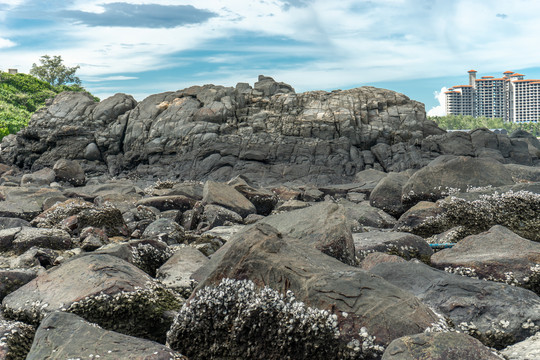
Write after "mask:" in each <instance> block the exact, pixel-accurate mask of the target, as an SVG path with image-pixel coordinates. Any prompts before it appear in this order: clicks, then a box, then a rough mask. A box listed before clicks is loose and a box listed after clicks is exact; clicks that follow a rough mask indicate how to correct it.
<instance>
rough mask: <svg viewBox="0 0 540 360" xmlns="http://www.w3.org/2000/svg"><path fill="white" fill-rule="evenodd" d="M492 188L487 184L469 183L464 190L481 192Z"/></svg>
mask: <svg viewBox="0 0 540 360" xmlns="http://www.w3.org/2000/svg"><path fill="white" fill-rule="evenodd" d="M492 188H493V186H492V185H487V186H471V185H467V189H466V190H465V191H466V192H482V191H488V190H491V189H492Z"/></svg>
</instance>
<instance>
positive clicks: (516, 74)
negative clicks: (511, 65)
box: [510, 73, 525, 76]
mask: <svg viewBox="0 0 540 360" xmlns="http://www.w3.org/2000/svg"><path fill="white" fill-rule="evenodd" d="M510 76H525V75H523V74H518V73H515V74H512V75H510Z"/></svg>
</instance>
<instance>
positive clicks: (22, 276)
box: [0, 269, 37, 301]
mask: <svg viewBox="0 0 540 360" xmlns="http://www.w3.org/2000/svg"><path fill="white" fill-rule="evenodd" d="M36 276H37V273H36V271H35V270H30V269H0V301H1V300H2V299H3V298H4V297H5V296H6V295H8V294H9V293H11V292H13V291H15V290H17V289H18V288H20V287H21V286H23V285H24V284H26V283H27V282H29V281H30V280H32V279H33V278H35V277H36Z"/></svg>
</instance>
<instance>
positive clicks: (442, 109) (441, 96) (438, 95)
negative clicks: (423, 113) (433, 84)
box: [427, 87, 448, 116]
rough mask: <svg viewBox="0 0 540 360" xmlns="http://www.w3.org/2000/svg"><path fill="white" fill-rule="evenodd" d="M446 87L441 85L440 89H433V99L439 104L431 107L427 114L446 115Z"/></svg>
mask: <svg viewBox="0 0 540 360" xmlns="http://www.w3.org/2000/svg"><path fill="white" fill-rule="evenodd" d="M446 91H448V88H446V87H443V88H442V89H441V91H435V92H434V93H433V94H434V95H435V99H437V101H438V102H439V105H437V106H434V107H432V108H431V109H430V110H429V111H428V112H427V115H428V116H445V115H446V95H445V92H446Z"/></svg>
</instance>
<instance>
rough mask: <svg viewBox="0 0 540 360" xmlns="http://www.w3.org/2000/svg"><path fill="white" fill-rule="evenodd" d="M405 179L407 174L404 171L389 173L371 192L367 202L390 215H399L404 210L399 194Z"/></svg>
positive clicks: (407, 178) (401, 191) (407, 177)
mask: <svg viewBox="0 0 540 360" xmlns="http://www.w3.org/2000/svg"><path fill="white" fill-rule="evenodd" d="M407 180H409V176H407V175H406V174H405V173H389V174H388V176H386V177H385V178H383V179H381V181H380V182H379V183H378V184H377V186H375V188H374V189H373V191H372V192H371V194H370V196H369V204H370V205H371V206H373V207H376V208H379V209H381V210H384V212H386V213H388V214H390V215H392V216H395V217H400V216H401V215H402V214H403V213H404V212H405V208H404V207H403V204H402V203H401V195H402V193H403V186H404V185H405V183H406V182H407Z"/></svg>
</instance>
